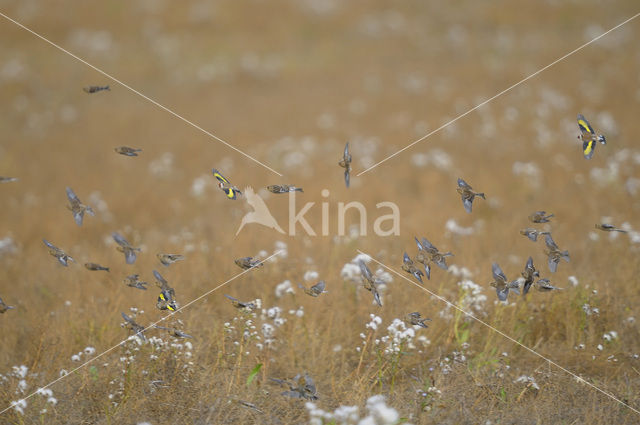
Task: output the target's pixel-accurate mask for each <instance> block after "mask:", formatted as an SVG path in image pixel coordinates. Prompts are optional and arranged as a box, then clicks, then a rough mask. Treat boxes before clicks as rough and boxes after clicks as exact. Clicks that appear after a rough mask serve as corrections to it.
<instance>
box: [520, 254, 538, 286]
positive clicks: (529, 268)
mask: <svg viewBox="0 0 640 425" xmlns="http://www.w3.org/2000/svg"><path fill="white" fill-rule="evenodd" d="M522 277H523V278H524V284H523V285H522V296H525V295H527V292H529V289H530V288H531V285H532V284H533V281H534V279H535V278H536V277H540V273H539V272H538V271H537V270H536V268H535V267H534V265H533V258H531V257H529V258H528V259H527V263H526V264H525V265H524V271H523V272H522Z"/></svg>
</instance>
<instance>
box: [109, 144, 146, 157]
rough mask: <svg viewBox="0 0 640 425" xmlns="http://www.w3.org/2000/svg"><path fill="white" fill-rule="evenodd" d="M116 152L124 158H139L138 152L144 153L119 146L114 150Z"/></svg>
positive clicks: (140, 150)
mask: <svg viewBox="0 0 640 425" xmlns="http://www.w3.org/2000/svg"><path fill="white" fill-rule="evenodd" d="M114 151H116V152H118V153H119V154H120V155H124V156H138V152H142V149H136V148H130V147H128V146H118V147H117V148H114Z"/></svg>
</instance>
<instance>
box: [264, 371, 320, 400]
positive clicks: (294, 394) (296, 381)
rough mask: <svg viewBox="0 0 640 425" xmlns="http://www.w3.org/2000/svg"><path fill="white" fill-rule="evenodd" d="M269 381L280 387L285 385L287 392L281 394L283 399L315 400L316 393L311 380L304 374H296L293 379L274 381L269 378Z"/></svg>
mask: <svg viewBox="0 0 640 425" xmlns="http://www.w3.org/2000/svg"><path fill="white" fill-rule="evenodd" d="M269 379H270V380H272V381H274V382H277V383H278V384H280V385H287V386H288V387H289V391H284V392H282V393H281V394H282V395H283V396H285V397H291V398H302V399H306V400H317V399H318V396H317V394H318V391H317V389H316V385H315V383H314V382H313V379H311V377H310V376H309V375H308V374H307V373H306V372H305V373H304V375H302V374H297V375H296V376H295V377H293V379H291V380H289V379H276V378H269Z"/></svg>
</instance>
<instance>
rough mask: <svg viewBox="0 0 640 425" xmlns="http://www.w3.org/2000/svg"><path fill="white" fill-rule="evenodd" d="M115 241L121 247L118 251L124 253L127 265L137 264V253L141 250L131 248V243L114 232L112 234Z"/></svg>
mask: <svg viewBox="0 0 640 425" xmlns="http://www.w3.org/2000/svg"><path fill="white" fill-rule="evenodd" d="M111 236H112V237H113V240H114V241H116V243H117V244H118V245H119V246H118V247H117V250H118V251H120V252H122V253H124V259H125V261H126V262H127V264H133V263H135V262H136V258H137V254H136V251H140V248H134V247H132V246H131V244H130V243H129V242H127V240H126V239H125V238H123V237H122V235H121V234H119V233H118V232H113V233H112V234H111Z"/></svg>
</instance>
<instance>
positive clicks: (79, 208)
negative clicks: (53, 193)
mask: <svg viewBox="0 0 640 425" xmlns="http://www.w3.org/2000/svg"><path fill="white" fill-rule="evenodd" d="M67 198H68V199H69V205H67V208H68V209H69V211H71V213H72V214H73V218H74V219H75V221H76V224H77V225H78V226H82V220H83V219H84V213H85V212H86V213H87V214H89V215H91V216H94V215H96V213H94V212H93V210H92V209H91V207H89V206H87V205H85V204H83V203H82V202H80V199H79V198H78V197H77V196H76V194H75V193H74V192H73V190H72V189H71V188H70V187H68V188H67Z"/></svg>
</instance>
